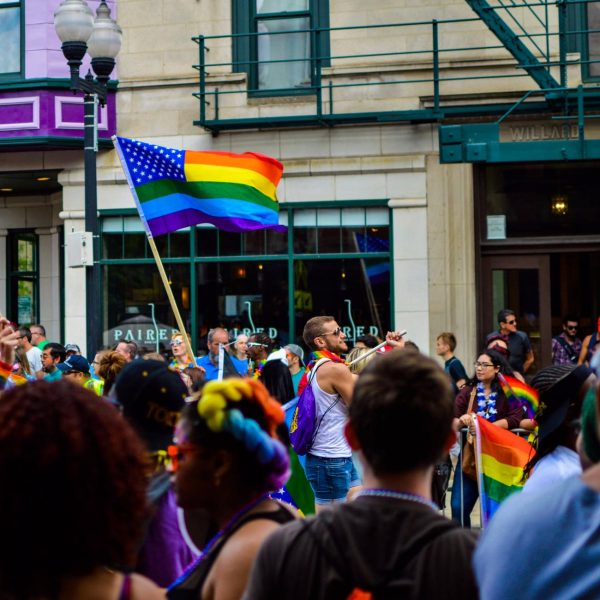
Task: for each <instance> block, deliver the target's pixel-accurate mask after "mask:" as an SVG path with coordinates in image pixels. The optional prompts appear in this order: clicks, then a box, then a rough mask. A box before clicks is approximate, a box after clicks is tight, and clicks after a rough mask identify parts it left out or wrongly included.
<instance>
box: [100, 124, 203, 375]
mask: <svg viewBox="0 0 600 600" xmlns="http://www.w3.org/2000/svg"><path fill="white" fill-rule="evenodd" d="M111 140H112V142H113V144H114V145H115V150H116V151H117V155H118V156H119V160H120V161H121V166H122V167H123V172H124V173H125V177H126V178H127V183H128V184H129V189H130V190H131V195H132V196H133V199H134V200H135V206H136V208H137V210H138V213H139V215H140V219H141V221H142V224H143V225H144V230H145V231H146V238H147V239H148V244H149V246H150V250H152V256H154V262H156V266H157V267H158V272H159V273H160V278H161V279H162V282H163V286H164V288H165V292H167V298H168V299H169V304H170V305H171V310H172V311H173V314H174V315H175V321H176V323H177V327H178V328H179V332H180V333H181V335H182V336H183V343H184V344H185V350H186V352H187V353H188V356H189V357H190V358H191V361H192V364H193V365H194V366H195V367H196V366H198V365H197V363H196V355H195V353H194V351H193V350H192V345H191V343H190V340H189V338H188V334H187V331H186V329H185V325H184V324H183V319H182V318H181V314H180V312H179V308H178V306H177V302H176V301H175V296H173V290H172V289H171V284H170V283H169V278H168V277H167V274H166V272H165V268H164V266H163V263H162V260H161V258H160V254H159V253H158V248H157V247H156V244H155V243H154V238H153V237H152V232H151V231H150V227H148V222H147V221H146V217H144V211H143V210H142V207H141V205H140V200H139V198H138V195H137V192H136V190H135V186H134V185H133V181H131V174H130V173H129V168H128V167H127V161H126V160H125V158H124V156H123V151H122V149H121V145H120V143H119V140H118V139H117V136H116V135H113V136H112V137H111Z"/></svg>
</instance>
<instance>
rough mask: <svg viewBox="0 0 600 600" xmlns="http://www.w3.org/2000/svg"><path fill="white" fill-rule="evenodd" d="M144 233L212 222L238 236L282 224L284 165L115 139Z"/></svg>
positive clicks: (250, 156) (267, 159)
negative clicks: (280, 198) (279, 191)
mask: <svg viewBox="0 0 600 600" xmlns="http://www.w3.org/2000/svg"><path fill="white" fill-rule="evenodd" d="M113 143H114V145H115V148H116V150H117V152H118V154H119V157H120V159H121V164H122V166H123V171H125V175H126V176H127V180H128V182H129V187H130V188H131V192H132V194H133V197H134V199H135V201H136V204H137V208H138V211H139V213H140V217H141V219H142V221H143V223H144V227H145V228H146V231H147V233H148V234H149V235H151V236H153V237H154V236H157V235H163V234H165V233H170V232H172V231H177V230H178V229H182V228H184V227H188V226H190V225H197V224H199V223H212V224H213V225H215V227H217V228H218V229H223V230H224V231H232V232H240V231H252V230H255V229H265V228H273V229H278V230H281V231H284V230H285V227H284V226H282V225H279V203H278V202H277V195H276V189H277V184H278V183H279V180H280V179H281V175H282V174H283V166H282V164H281V163H280V162H279V161H277V160H275V159H274V158H270V157H268V156H264V155H262V154H256V153H253V152H246V153H244V154H232V153H230V152H199V151H194V150H177V149H175V148H165V147H163V146H157V145H155V144H147V143H146V142H140V141H137V140H131V139H128V138H122V137H116V136H115V137H113Z"/></svg>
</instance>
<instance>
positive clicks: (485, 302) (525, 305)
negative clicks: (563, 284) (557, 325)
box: [480, 254, 552, 376]
mask: <svg viewBox="0 0 600 600" xmlns="http://www.w3.org/2000/svg"><path fill="white" fill-rule="evenodd" d="M481 266H482V269H481V274H482V286H481V290H482V303H481V310H480V314H481V322H480V326H481V330H480V333H481V336H480V337H481V338H482V339H483V338H485V336H486V335H487V334H488V333H489V332H490V331H494V330H496V329H497V328H498V322H497V317H496V315H497V314H498V311H500V310H502V309H503V308H509V309H511V310H513V311H514V312H515V314H516V317H517V327H518V329H519V330H520V331H524V332H525V333H526V334H527V335H528V336H529V339H530V340H531V346H532V348H533V353H534V355H535V362H534V364H533V365H532V366H531V368H530V369H529V371H528V372H527V375H528V376H531V375H533V374H534V373H536V372H537V371H538V370H539V369H540V368H542V367H545V366H548V365H549V364H550V363H551V339H552V323H551V311H550V297H551V294H550V259H549V257H548V255H542V254H540V255H533V256H522V255H517V256H515V255H513V256H485V257H482V259H481Z"/></svg>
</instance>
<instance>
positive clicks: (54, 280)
mask: <svg viewBox="0 0 600 600" xmlns="http://www.w3.org/2000/svg"><path fill="white" fill-rule="evenodd" d="M35 233H36V234H37V235H38V244H39V252H38V254H39V265H38V272H39V298H40V307H39V308H40V323H41V324H42V325H43V326H44V327H45V328H46V337H47V338H48V339H49V340H50V341H52V342H56V341H58V342H61V343H62V342H63V341H64V340H61V339H60V254H59V253H60V252H62V248H61V247H60V235H59V231H58V228H57V227H41V228H38V229H36V230H35Z"/></svg>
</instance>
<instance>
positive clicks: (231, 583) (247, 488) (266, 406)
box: [167, 378, 294, 600]
mask: <svg viewBox="0 0 600 600" xmlns="http://www.w3.org/2000/svg"><path fill="white" fill-rule="evenodd" d="M283 422H284V413H283V410H282V408H281V406H280V405H279V404H278V403H277V402H276V401H275V400H274V399H273V398H271V397H270V396H269V394H268V392H267V390H266V389H265V387H264V386H263V385H262V384H261V383H260V382H258V381H255V380H251V379H237V378H231V379H227V380H224V381H210V382H208V383H207V384H206V385H205V386H204V388H203V389H202V391H201V393H200V395H199V396H197V397H196V400H195V401H194V402H192V403H191V404H188V405H187V406H186V407H185V409H184V411H183V415H182V419H181V420H180V422H179V425H178V427H177V429H176V434H175V441H176V446H173V447H171V448H170V449H169V455H170V456H171V458H172V460H173V463H172V465H173V470H174V471H175V493H176V495H177V503H178V504H179V506H180V507H181V508H183V509H184V510H191V509H199V510H204V511H206V512H207V513H208V514H209V515H210V518H211V521H212V523H213V524H214V527H213V530H212V534H211V536H210V539H209V540H208V541H207V542H206V543H205V545H204V549H203V551H202V553H201V554H200V557H199V558H198V560H196V561H195V562H194V563H193V564H192V565H190V566H189V567H188V569H186V571H185V572H184V573H183V574H182V575H181V576H180V577H179V578H178V579H177V580H176V581H175V582H174V583H173V584H171V586H170V587H169V589H168V592H167V597H168V598H169V599H170V600H188V599H189V600H192V599H193V600H198V599H200V598H241V596H242V595H243V592H244V589H245V587H246V583H247V581H248V578H249V575H250V570H251V568H252V565H253V563H254V559H255V558H256V555H257V553H258V550H259V548H260V546H261V544H262V542H263V540H264V539H265V538H266V537H267V536H268V535H269V533H271V532H272V531H274V530H275V529H276V528H277V527H279V525H281V524H283V523H286V522H288V521H291V520H292V519H293V518H294V515H293V514H292V512H291V511H290V510H289V509H288V508H286V507H285V506H283V505H282V504H279V503H278V502H276V501H274V500H272V499H271V498H270V492H273V491H276V490H279V489H280V488H281V487H282V486H283V485H284V483H285V482H286V481H287V479H288V477H289V458H288V453H287V450H286V448H285V446H284V445H283V443H282V442H281V441H280V439H279V436H278V433H277V432H278V429H279V428H280V426H281V425H282V423H283Z"/></svg>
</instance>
